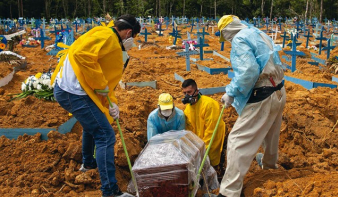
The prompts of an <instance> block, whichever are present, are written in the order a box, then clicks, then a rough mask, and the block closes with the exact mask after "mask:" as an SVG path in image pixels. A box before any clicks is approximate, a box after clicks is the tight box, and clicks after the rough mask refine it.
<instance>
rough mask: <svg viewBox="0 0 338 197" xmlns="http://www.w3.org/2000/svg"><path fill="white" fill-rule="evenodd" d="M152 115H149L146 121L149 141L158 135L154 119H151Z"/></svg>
mask: <svg viewBox="0 0 338 197" xmlns="http://www.w3.org/2000/svg"><path fill="white" fill-rule="evenodd" d="M152 115H153V114H152V113H151V114H150V115H149V117H148V120H147V139H148V141H149V140H150V138H151V137H153V136H154V135H157V134H158V130H157V128H156V126H155V124H154V121H155V120H154V119H153V118H152Z"/></svg>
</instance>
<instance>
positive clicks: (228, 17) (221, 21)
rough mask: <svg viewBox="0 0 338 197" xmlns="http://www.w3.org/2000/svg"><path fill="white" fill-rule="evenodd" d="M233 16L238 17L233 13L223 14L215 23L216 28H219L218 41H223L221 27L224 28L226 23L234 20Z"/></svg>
mask: <svg viewBox="0 0 338 197" xmlns="http://www.w3.org/2000/svg"><path fill="white" fill-rule="evenodd" d="M233 17H236V18H238V17H237V16H235V15H224V16H222V18H221V19H219V21H218V23H217V27H218V30H219V33H220V35H219V42H224V41H225V39H224V37H223V35H222V32H221V31H222V30H223V28H225V27H226V26H227V25H229V24H230V23H231V22H232V21H233V20H234V19H233Z"/></svg>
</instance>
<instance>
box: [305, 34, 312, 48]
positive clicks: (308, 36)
mask: <svg viewBox="0 0 338 197" xmlns="http://www.w3.org/2000/svg"><path fill="white" fill-rule="evenodd" d="M304 37H306V46H305V47H306V48H307V47H308V46H309V38H310V37H313V36H311V35H310V31H308V32H307V35H305V36H304Z"/></svg>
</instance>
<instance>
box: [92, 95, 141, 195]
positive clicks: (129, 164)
mask: <svg viewBox="0 0 338 197" xmlns="http://www.w3.org/2000/svg"><path fill="white" fill-rule="evenodd" d="M95 92H96V93H108V92H109V90H95ZM107 99H108V102H109V106H110V107H113V103H112V102H111V100H110V98H109V96H108V95H107ZM116 124H117V128H118V129H119V133H120V137H121V141H122V145H123V150H124V153H125V155H126V157H127V162H128V166H129V170H130V174H131V179H132V181H133V183H134V186H135V191H136V196H139V193H138V188H137V184H136V179H135V176H134V173H133V171H132V169H131V163H130V159H129V155H128V151H127V147H126V143H125V142H124V137H123V133H122V130H121V127H120V123H119V119H116ZM121 197H133V195H131V194H128V193H124V194H123V195H121Z"/></svg>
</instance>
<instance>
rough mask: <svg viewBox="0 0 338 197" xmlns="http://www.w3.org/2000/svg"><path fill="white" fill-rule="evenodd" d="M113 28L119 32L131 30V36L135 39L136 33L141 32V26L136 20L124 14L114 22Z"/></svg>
mask: <svg viewBox="0 0 338 197" xmlns="http://www.w3.org/2000/svg"><path fill="white" fill-rule="evenodd" d="M114 25H115V27H116V28H117V29H118V30H119V31H121V30H125V29H132V30H133V31H132V36H133V37H135V36H136V35H137V34H138V33H140V31H141V25H140V23H139V22H138V21H137V20H136V18H135V17H134V16H133V15H130V14H125V15H122V16H120V17H118V18H117V19H116V21H114Z"/></svg>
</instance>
